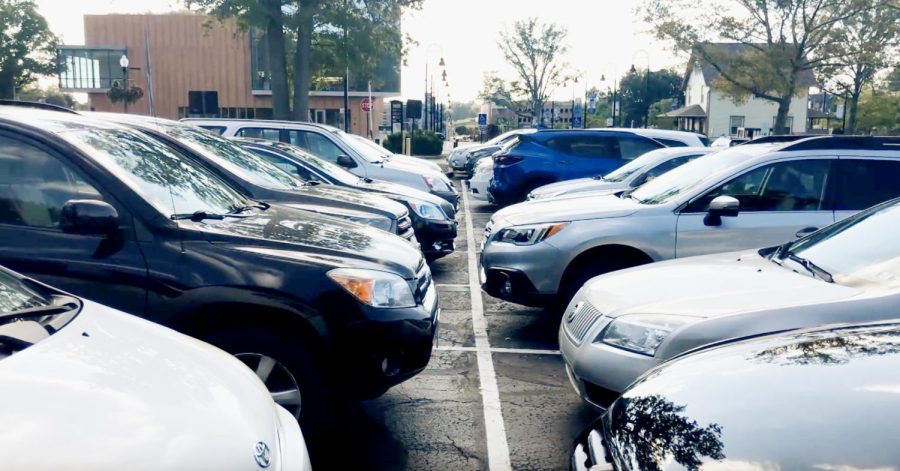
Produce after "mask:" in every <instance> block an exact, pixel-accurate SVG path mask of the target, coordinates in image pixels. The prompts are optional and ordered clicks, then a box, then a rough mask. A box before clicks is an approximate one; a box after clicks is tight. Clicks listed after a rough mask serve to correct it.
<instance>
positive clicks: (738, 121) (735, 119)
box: [728, 116, 744, 136]
mask: <svg viewBox="0 0 900 471" xmlns="http://www.w3.org/2000/svg"><path fill="white" fill-rule="evenodd" d="M728 127H729V129H730V132H731V135H732V136H737V134H738V128H742V127H744V117H743V116H732V117H730V118H729V124H728Z"/></svg>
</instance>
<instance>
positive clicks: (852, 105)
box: [844, 87, 862, 134]
mask: <svg viewBox="0 0 900 471" xmlns="http://www.w3.org/2000/svg"><path fill="white" fill-rule="evenodd" d="M861 94H862V87H859V88H858V89H856V90H854V91H853V93H851V94H850V101H849V103H847V108H848V109H846V110H844V113H847V126H846V128H844V134H856V122H857V120H858V116H857V115H858V113H857V112H858V110H859V96H860V95H861Z"/></svg>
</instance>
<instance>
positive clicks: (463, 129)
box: [453, 126, 469, 136]
mask: <svg viewBox="0 0 900 471" xmlns="http://www.w3.org/2000/svg"><path fill="white" fill-rule="evenodd" d="M453 132H455V133H456V134H459V135H461V136H464V135H468V134H469V128H467V127H465V126H457V127H456V128H455V129H454V130H453Z"/></svg>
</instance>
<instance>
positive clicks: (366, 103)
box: [359, 98, 372, 113]
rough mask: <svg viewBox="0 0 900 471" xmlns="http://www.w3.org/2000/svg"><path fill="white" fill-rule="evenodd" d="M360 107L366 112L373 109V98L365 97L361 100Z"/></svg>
mask: <svg viewBox="0 0 900 471" xmlns="http://www.w3.org/2000/svg"><path fill="white" fill-rule="evenodd" d="M359 106H360V108H362V110H363V111H364V112H366V113H368V112H369V111H372V100H370V99H368V98H363V99H362V101H361V102H359Z"/></svg>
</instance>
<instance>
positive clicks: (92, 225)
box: [59, 200, 119, 235]
mask: <svg viewBox="0 0 900 471" xmlns="http://www.w3.org/2000/svg"><path fill="white" fill-rule="evenodd" d="M59 227H60V229H62V231H63V232H65V233H68V234H84V235H109V234H112V233H114V232H115V231H117V230H118V229H119V213H118V211H116V208H113V207H112V206H111V205H110V204H109V203H106V202H105V201H99V200H69V201H66V204H64V205H63V207H62V212H61V214H60V216H59Z"/></svg>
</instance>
